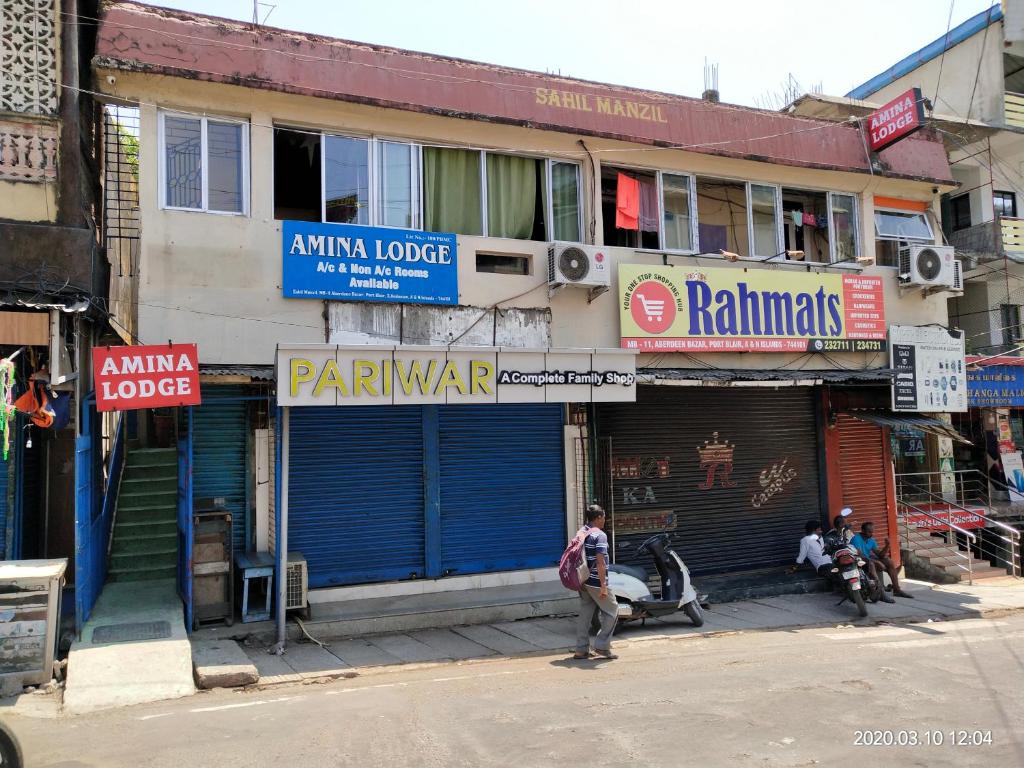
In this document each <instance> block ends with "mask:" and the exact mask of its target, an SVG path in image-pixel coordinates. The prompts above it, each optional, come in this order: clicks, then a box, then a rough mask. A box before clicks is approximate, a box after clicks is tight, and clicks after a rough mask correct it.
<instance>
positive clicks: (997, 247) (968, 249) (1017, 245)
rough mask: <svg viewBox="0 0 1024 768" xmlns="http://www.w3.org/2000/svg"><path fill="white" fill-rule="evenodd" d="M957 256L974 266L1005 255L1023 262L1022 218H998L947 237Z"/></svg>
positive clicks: (1023, 231) (1023, 222)
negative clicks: (973, 263)
mask: <svg viewBox="0 0 1024 768" xmlns="http://www.w3.org/2000/svg"><path fill="white" fill-rule="evenodd" d="M949 244H950V245H952V246H953V247H955V248H956V251H957V255H958V256H960V257H961V258H964V259H969V260H970V259H973V260H975V261H976V262H978V263H981V262H985V261H991V260H992V259H1001V258H1003V256H1004V255H1005V256H1009V257H1010V258H1012V259H1014V260H1020V261H1024V219H1013V218H1009V217H1006V216H1000V217H998V218H997V219H996V220H995V221H986V222H985V223H984V224H975V225H974V226H973V227H967V228H966V229H960V230H957V231H956V232H953V233H951V234H950V235H949Z"/></svg>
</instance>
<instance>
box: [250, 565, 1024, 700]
mask: <svg viewBox="0 0 1024 768" xmlns="http://www.w3.org/2000/svg"><path fill="white" fill-rule="evenodd" d="M904 584H905V588H906V589H907V590H908V591H909V592H911V593H912V594H913V595H914V596H915V599H913V600H909V599H901V598H896V602H895V603H894V604H887V603H874V604H870V603H869V604H868V611H869V616H868V617H867V618H865V619H860V618H858V617H857V615H856V611H855V609H854V608H853V606H852V605H850V604H849V603H844V604H843V605H841V606H837V605H836V601H837V600H838V598H837V597H836V596H834V595H831V594H805V595H785V596H782V597H770V598H764V599H759V600H744V601H740V602H735V603H724V604H722V605H712V606H711V607H710V608H709V609H707V610H705V612H704V615H705V622H704V626H703V627H700V628H698V627H694V626H693V625H692V624H691V623H690V621H689V620H688V619H687V618H686V616H685V614H682V613H679V614H675V615H674V616H672V617H669V618H668V619H667V620H659V621H648V622H647V625H646V626H644V627H642V626H640V625H639V624H638V623H636V624H628V625H625V626H621V627H619V629H618V630H617V631H616V636H615V648H616V650H617V651H619V652H623V651H624V652H625V653H628V652H629V651H628V649H629V647H630V646H631V645H633V644H635V643H643V642H648V641H651V640H666V639H672V638H678V639H684V638H687V637H701V636H709V635H715V634H719V633H723V632H726V633H733V632H750V631H768V630H783V629H792V628H801V627H815V626H834V625H856V626H866V625H872V624H878V623H909V622H921V621H928V620H932V621H936V620H937V621H942V620H946V619H960V618H969V617H975V618H976V617H979V616H984V615H991V614H1000V613H1006V612H1011V611H1018V610H1024V581H1021V580H1020V579H1007V580H1006V581H1005V582H1003V583H992V582H989V583H986V584H985V585H976V586H967V585H963V584H951V585H932V584H927V583H924V582H915V581H906V580H905V581H904ZM573 622H574V618H573V617H561V618H544V619H525V620H522V621H508V622H501V623H496V624H483V625H476V626H463V627H452V628H451V629H427V630H419V631H414V632H404V633H394V634H387V635H378V636H375V637H360V638H354V639H345V640H330V639H326V638H324V639H321V641H322V642H323V646H320V645H317V644H316V643H313V642H302V643H294V642H293V643H289V645H288V647H287V650H286V651H285V653H284V654H283V655H281V656H275V655H272V654H269V653H267V652H266V650H265V649H264V648H262V647H249V648H245V652H246V653H247V654H248V656H249V658H250V659H251V660H252V662H253V664H254V665H255V666H256V669H257V670H258V672H259V676H260V677H259V682H258V683H257V685H259V686H271V685H279V684H285V683H306V682H315V681H317V680H326V679H334V678H338V677H354V676H356V675H365V674H370V673H374V672H381V671H387V670H391V669H393V668H394V667H396V666H400V665H407V664H429V663H445V662H448V663H451V662H466V661H473V660H487V659H498V658H507V657H510V656H520V655H554V654H561V653H566V654H567V653H569V651H570V650H571V648H572V646H573V644H574V639H575V638H574V629H573ZM318 639H319V638H318Z"/></svg>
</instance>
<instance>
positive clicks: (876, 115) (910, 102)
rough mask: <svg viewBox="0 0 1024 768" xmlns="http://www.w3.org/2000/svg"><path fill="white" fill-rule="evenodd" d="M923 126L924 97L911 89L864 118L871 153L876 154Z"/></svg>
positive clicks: (918, 89) (919, 90) (916, 90)
mask: <svg viewBox="0 0 1024 768" xmlns="http://www.w3.org/2000/svg"><path fill="white" fill-rule="evenodd" d="M923 125H924V97H922V96H921V89H920V88H911V89H910V90H909V91H906V92H904V93H901V94H900V95H899V96H897V97H896V98H895V99H893V100H892V101H890V102H889V103H887V104H883V105H882V106H881V107H880V108H879V109H877V110H875V111H874V112H872V113H871V114H870V115H868V116H867V117H866V118H864V129H865V130H866V131H867V134H868V144H869V145H870V146H871V151H872V152H878V151H879V150H882V149H885V148H886V147H889V146H892V145H893V144H895V143H896V142H897V141H900V140H901V139H905V138H907V136H909V135H910V134H912V133H914V132H915V131H917V130H918V129H920V128H921V127H922V126H923Z"/></svg>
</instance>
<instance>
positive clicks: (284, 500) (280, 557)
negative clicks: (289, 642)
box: [274, 406, 292, 653]
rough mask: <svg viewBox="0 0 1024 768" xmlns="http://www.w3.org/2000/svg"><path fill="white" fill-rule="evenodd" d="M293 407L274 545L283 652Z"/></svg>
mask: <svg viewBox="0 0 1024 768" xmlns="http://www.w3.org/2000/svg"><path fill="white" fill-rule="evenodd" d="M291 410H292V409H291V408H290V407H288V406H285V408H284V409H283V414H282V419H281V421H282V422H283V423H282V424H281V425H280V427H281V488H280V489H279V490H278V492H279V493H280V494H281V519H280V521H279V522H280V525H279V526H278V529H277V531H276V536H275V538H276V539H277V541H276V542H275V543H274V546H275V547H276V548H277V571H278V573H279V574H280V578H278V580H277V645H276V646H275V648H274V650H275V652H277V653H282V652H283V651H284V646H285V622H286V621H287V610H286V601H287V599H288V570H287V569H288V445H289V442H290V440H289V437H290V435H289V429H288V427H289V422H290V416H291Z"/></svg>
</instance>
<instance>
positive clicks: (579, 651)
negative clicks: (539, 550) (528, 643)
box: [570, 504, 618, 659]
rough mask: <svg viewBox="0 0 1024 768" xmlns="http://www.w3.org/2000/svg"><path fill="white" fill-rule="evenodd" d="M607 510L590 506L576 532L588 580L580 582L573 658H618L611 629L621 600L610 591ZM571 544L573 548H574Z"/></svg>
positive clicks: (612, 629)
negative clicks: (594, 629) (593, 629)
mask: <svg viewBox="0 0 1024 768" xmlns="http://www.w3.org/2000/svg"><path fill="white" fill-rule="evenodd" d="M604 523H605V512H604V510H603V509H602V508H601V507H600V506H599V505H597V504H591V505H590V506H589V507H587V523H586V525H584V526H583V528H581V529H580V531H579V533H577V534H576V537H577V538H576V539H574V541H575V542H577V543H578V540H579V538H581V537H582V539H583V554H584V556H585V558H586V565H587V568H588V576H587V580H586V581H585V582H584V583H583V584H581V585H580V589H579V595H580V614H579V617H578V618H577V619H576V652H575V653H574V654H573V658H574V659H588V658H590V657H591V656H592V655H597V656H599V657H601V658H604V659H617V658H618V656H616V655H615V654H614V653H612V647H611V643H612V633H613V632H614V631H615V623H616V621H618V603H616V601H615V598H614V597H613V596H612V595H611V594H610V593H609V591H608V535H607V534H606V533H605V532H604V531H603V530H601V529H602V528H604ZM572 546H573V545H572V544H570V549H572ZM595 612H599V613H600V617H601V629H600V631H599V632H598V633H597V636H596V637H595V638H594V651H593V653H591V651H590V625H591V623H592V622H593V620H594V613H595Z"/></svg>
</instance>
